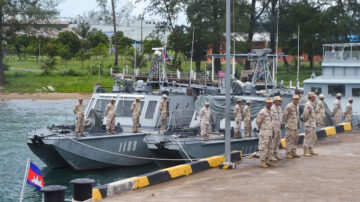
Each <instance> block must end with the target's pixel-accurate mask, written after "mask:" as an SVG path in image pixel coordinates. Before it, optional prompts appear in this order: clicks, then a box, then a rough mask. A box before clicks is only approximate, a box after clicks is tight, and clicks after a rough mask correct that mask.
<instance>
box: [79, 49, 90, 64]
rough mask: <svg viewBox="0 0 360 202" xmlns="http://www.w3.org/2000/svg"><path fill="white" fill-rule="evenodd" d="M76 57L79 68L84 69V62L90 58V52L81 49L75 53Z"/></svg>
mask: <svg viewBox="0 0 360 202" xmlns="http://www.w3.org/2000/svg"><path fill="white" fill-rule="evenodd" d="M77 58H78V59H79V60H80V61H81V68H82V69H84V62H85V60H89V59H90V58H91V54H90V53H87V52H85V51H84V49H81V50H80V51H79V52H78V54H77Z"/></svg>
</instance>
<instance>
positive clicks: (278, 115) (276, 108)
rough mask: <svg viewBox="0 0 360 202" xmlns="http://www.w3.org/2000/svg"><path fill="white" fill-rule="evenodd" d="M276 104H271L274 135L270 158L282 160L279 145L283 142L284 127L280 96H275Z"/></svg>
mask: <svg viewBox="0 0 360 202" xmlns="http://www.w3.org/2000/svg"><path fill="white" fill-rule="evenodd" d="M273 100H274V104H273V105H272V106H271V116H272V124H273V129H274V137H273V138H272V140H271V150H270V160H271V161H277V160H281V158H280V157H279V155H278V154H279V145H280V143H281V129H282V116H283V114H282V110H281V106H280V105H281V100H282V98H281V97H280V96H275V97H274V99H273Z"/></svg>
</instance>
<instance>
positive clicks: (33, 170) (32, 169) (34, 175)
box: [27, 162, 44, 191]
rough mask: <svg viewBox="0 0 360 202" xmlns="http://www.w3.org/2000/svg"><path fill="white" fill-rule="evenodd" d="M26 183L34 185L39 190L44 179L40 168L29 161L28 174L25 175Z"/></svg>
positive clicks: (42, 185)
mask: <svg viewBox="0 0 360 202" xmlns="http://www.w3.org/2000/svg"><path fill="white" fill-rule="evenodd" d="M27 183H28V184H30V185H34V186H35V187H36V189H37V190H39V191H40V189H41V188H43V187H44V179H43V177H42V175H41V171H40V169H39V168H38V167H37V166H36V165H35V164H33V163H32V162H30V166H29V171H28V176H27Z"/></svg>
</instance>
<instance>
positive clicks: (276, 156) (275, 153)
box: [274, 152, 282, 160]
mask: <svg viewBox="0 0 360 202" xmlns="http://www.w3.org/2000/svg"><path fill="white" fill-rule="evenodd" d="M274 157H275V158H276V159H277V160H282V158H280V157H279V156H278V153H277V152H274Z"/></svg>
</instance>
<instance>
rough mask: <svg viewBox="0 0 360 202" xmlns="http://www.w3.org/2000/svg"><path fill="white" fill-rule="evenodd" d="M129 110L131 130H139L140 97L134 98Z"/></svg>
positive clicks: (134, 131) (135, 131)
mask: <svg viewBox="0 0 360 202" xmlns="http://www.w3.org/2000/svg"><path fill="white" fill-rule="evenodd" d="M130 110H131V112H132V121H133V128H132V132H133V133H137V132H138V131H139V119H140V115H141V106H140V97H137V98H136V100H135V101H134V102H133V103H132V104H131V108H130Z"/></svg>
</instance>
